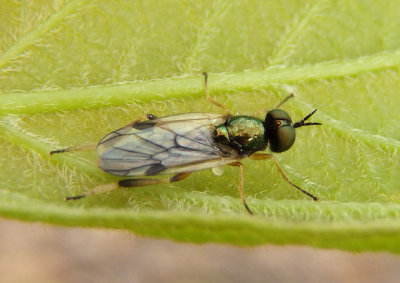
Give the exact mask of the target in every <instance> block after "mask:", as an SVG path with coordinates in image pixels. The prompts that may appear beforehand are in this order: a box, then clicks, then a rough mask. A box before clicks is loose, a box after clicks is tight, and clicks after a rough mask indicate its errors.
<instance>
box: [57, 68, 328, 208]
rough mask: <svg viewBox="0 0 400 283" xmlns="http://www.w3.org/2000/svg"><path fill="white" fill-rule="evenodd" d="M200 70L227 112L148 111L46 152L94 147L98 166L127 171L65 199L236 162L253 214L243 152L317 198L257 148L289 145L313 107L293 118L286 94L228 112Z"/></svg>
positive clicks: (165, 180) (275, 149)
mask: <svg viewBox="0 0 400 283" xmlns="http://www.w3.org/2000/svg"><path fill="white" fill-rule="evenodd" d="M203 75H204V89H205V93H206V98H207V100H208V101H209V102H211V103H212V104H214V105H216V106H218V107H220V108H222V109H224V110H226V112H227V113H226V114H211V113H184V114H176V115H171V116H165V117H156V116H155V115H152V114H147V115H146V117H145V118H143V119H139V120H136V121H133V122H132V123H130V124H129V125H127V126H125V127H123V128H121V129H118V130H116V131H113V132H111V133H109V134H107V135H106V136H105V137H103V138H102V139H101V140H100V142H99V143H98V144H97V145H96V144H86V145H81V146H76V147H69V148H64V149H60V150H55V151H52V152H50V154H55V153H62V152H69V151H86V150H97V154H98V155H99V158H100V160H99V167H100V168H101V169H102V170H104V171H105V172H107V173H109V174H112V175H116V176H121V177H129V178H127V179H123V180H120V181H119V182H117V183H110V184H105V185H100V186H98V187H96V188H94V189H92V190H90V191H89V192H87V193H84V194H81V195H77V196H69V197H67V198H66V200H77V199H80V198H83V197H86V196H88V195H93V194H98V193H101V192H106V191H111V190H114V189H117V188H118V187H141V186H148V185H155V184H162V183H172V182H178V181H181V180H183V179H185V178H186V177H188V176H189V175H190V174H191V173H192V172H194V171H198V170H203V169H208V168H215V167H220V166H223V165H229V166H236V167H239V194H240V198H241V200H242V202H243V205H244V207H245V209H246V210H247V211H248V212H249V213H250V214H252V211H251V210H250V208H249V207H248V205H247V203H246V200H245V197H244V192H243V165H242V163H241V162H240V160H241V159H243V158H250V159H253V160H264V159H271V160H272V161H273V162H274V163H275V165H276V166H277V168H278V170H279V173H280V174H281V176H282V177H283V179H284V180H285V181H286V182H288V183H289V184H290V185H291V186H293V187H294V188H296V189H298V190H299V191H301V192H302V193H304V194H306V195H307V196H309V197H311V198H312V199H313V200H315V201H316V200H318V198H317V197H315V196H314V195H312V194H311V193H309V192H307V191H305V190H303V189H302V188H300V187H299V186H297V185H295V184H294V183H292V182H291V181H290V180H289V178H288V176H287V175H286V173H285V172H284V171H283V169H282V168H281V167H280V166H279V164H278V162H277V160H276V158H275V157H274V156H273V155H272V154H270V153H259V151H264V150H265V149H267V147H268V146H269V148H270V150H271V151H272V152H277V153H279V152H283V151H286V150H288V149H289V148H290V147H291V146H292V145H293V143H294V141H295V138H296V134H295V129H296V128H300V127H304V126H311V125H321V123H313V122H306V121H307V120H308V119H309V118H310V117H311V116H312V115H313V114H314V113H315V111H317V110H316V109H315V110H314V111H313V112H311V113H310V114H308V115H307V116H306V117H304V118H303V119H302V120H300V121H299V122H295V123H293V122H292V119H291V118H290V116H289V114H287V113H286V112H285V111H283V110H281V109H278V108H279V107H280V106H281V105H282V104H283V103H285V102H286V101H287V100H288V99H289V98H291V97H293V94H291V95H289V96H288V97H286V98H285V99H284V100H283V101H282V102H281V103H280V104H279V105H277V107H276V108H275V109H272V110H270V111H268V112H267V114H266V117H265V119H264V120H262V119H259V118H257V117H254V116H246V115H232V114H230V112H229V110H228V109H227V108H226V107H225V106H223V105H222V104H220V103H218V102H217V101H215V100H214V99H212V98H211V97H210V93H209V90H208V86H207V79H208V75H207V73H203ZM165 174H171V175H172V177H168V178H137V177H144V176H156V175H165ZM131 177H136V178H131Z"/></svg>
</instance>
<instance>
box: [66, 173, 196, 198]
mask: <svg viewBox="0 0 400 283" xmlns="http://www.w3.org/2000/svg"><path fill="white" fill-rule="evenodd" d="M190 173H192V172H184V173H179V174H176V175H174V176H172V177H171V178H160V179H126V180H121V181H119V182H117V183H109V184H104V185H100V186H97V187H95V188H93V189H91V190H90V191H88V192H87V193H85V194H82V195H77V196H70V197H66V198H65V200H77V199H81V198H84V197H87V196H91V195H98V194H102V193H106V192H110V191H113V190H116V189H118V188H119V187H125V188H132V187H143V186H150V185H157V184H168V183H173V182H179V181H182V180H183V179H185V178H187V177H188V176H189V175H190Z"/></svg>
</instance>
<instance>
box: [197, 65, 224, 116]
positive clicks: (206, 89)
mask: <svg viewBox="0 0 400 283" xmlns="http://www.w3.org/2000/svg"><path fill="white" fill-rule="evenodd" d="M203 75H204V90H205V92H206V98H207V100H208V101H209V102H211V103H212V104H214V105H215V106H218V107H220V108H222V109H224V110H225V111H226V112H227V113H230V110H229V109H228V107H226V106H224V105H222V104H221V103H219V102H218V101H216V100H214V99H212V98H211V97H210V92H209V91H208V85H207V81H208V74H207V72H204V73H203Z"/></svg>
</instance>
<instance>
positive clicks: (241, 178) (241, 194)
mask: <svg viewBox="0 0 400 283" xmlns="http://www.w3.org/2000/svg"><path fill="white" fill-rule="evenodd" d="M228 165H229V166H235V167H239V194H240V198H241V199H242V202H243V205H244V207H245V208H246V210H247V212H248V213H250V214H253V212H252V211H251V210H250V208H249V207H248V205H247V203H246V200H245V198H244V192H243V164H242V163H240V162H232V163H229V164H228Z"/></svg>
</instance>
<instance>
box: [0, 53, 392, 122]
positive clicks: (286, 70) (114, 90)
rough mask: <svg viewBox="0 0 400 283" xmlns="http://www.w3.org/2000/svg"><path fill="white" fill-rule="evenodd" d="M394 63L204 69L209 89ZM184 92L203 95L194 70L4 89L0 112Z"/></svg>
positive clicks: (384, 59) (379, 56)
mask: <svg viewBox="0 0 400 283" xmlns="http://www.w3.org/2000/svg"><path fill="white" fill-rule="evenodd" d="M398 65H400V49H397V50H394V51H390V52H381V53H376V54H373V55H369V56H363V57H359V58H356V59H345V60H334V61H326V62H322V63H317V64H314V65H302V66H293V67H285V66H273V67H270V68H268V69H266V70H263V71H245V72H240V73H218V74H210V81H209V87H210V89H212V90H213V91H214V92H218V91H224V90H225V91H226V90H249V89H259V88H268V87H271V85H273V84H275V83H299V82H304V81H314V80H322V79H333V78H340V77H345V76H352V75H357V74H361V73H365V72H372V71H378V70H382V69H387V68H394V67H397V66H398ZM189 95H190V96H200V95H204V94H203V83H202V79H201V76H200V75H198V76H182V77H173V78H168V79H155V80H148V81H136V82H129V83H124V84H114V85H103V86H91V87H85V88H78V89H67V90H61V89H60V90H52V91H48V90H47V91H46V90H41V91H30V92H25V93H5V94H3V95H0V115H6V114H39V113H48V112H56V111H65V110H77V109H88V108H99V107H107V106H119V105H125V104H126V103H128V102H130V101H135V100H136V101H137V100H139V101H144V102H146V101H151V100H154V99H167V98H177V97H187V96H189ZM50 101H51V102H50Z"/></svg>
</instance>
